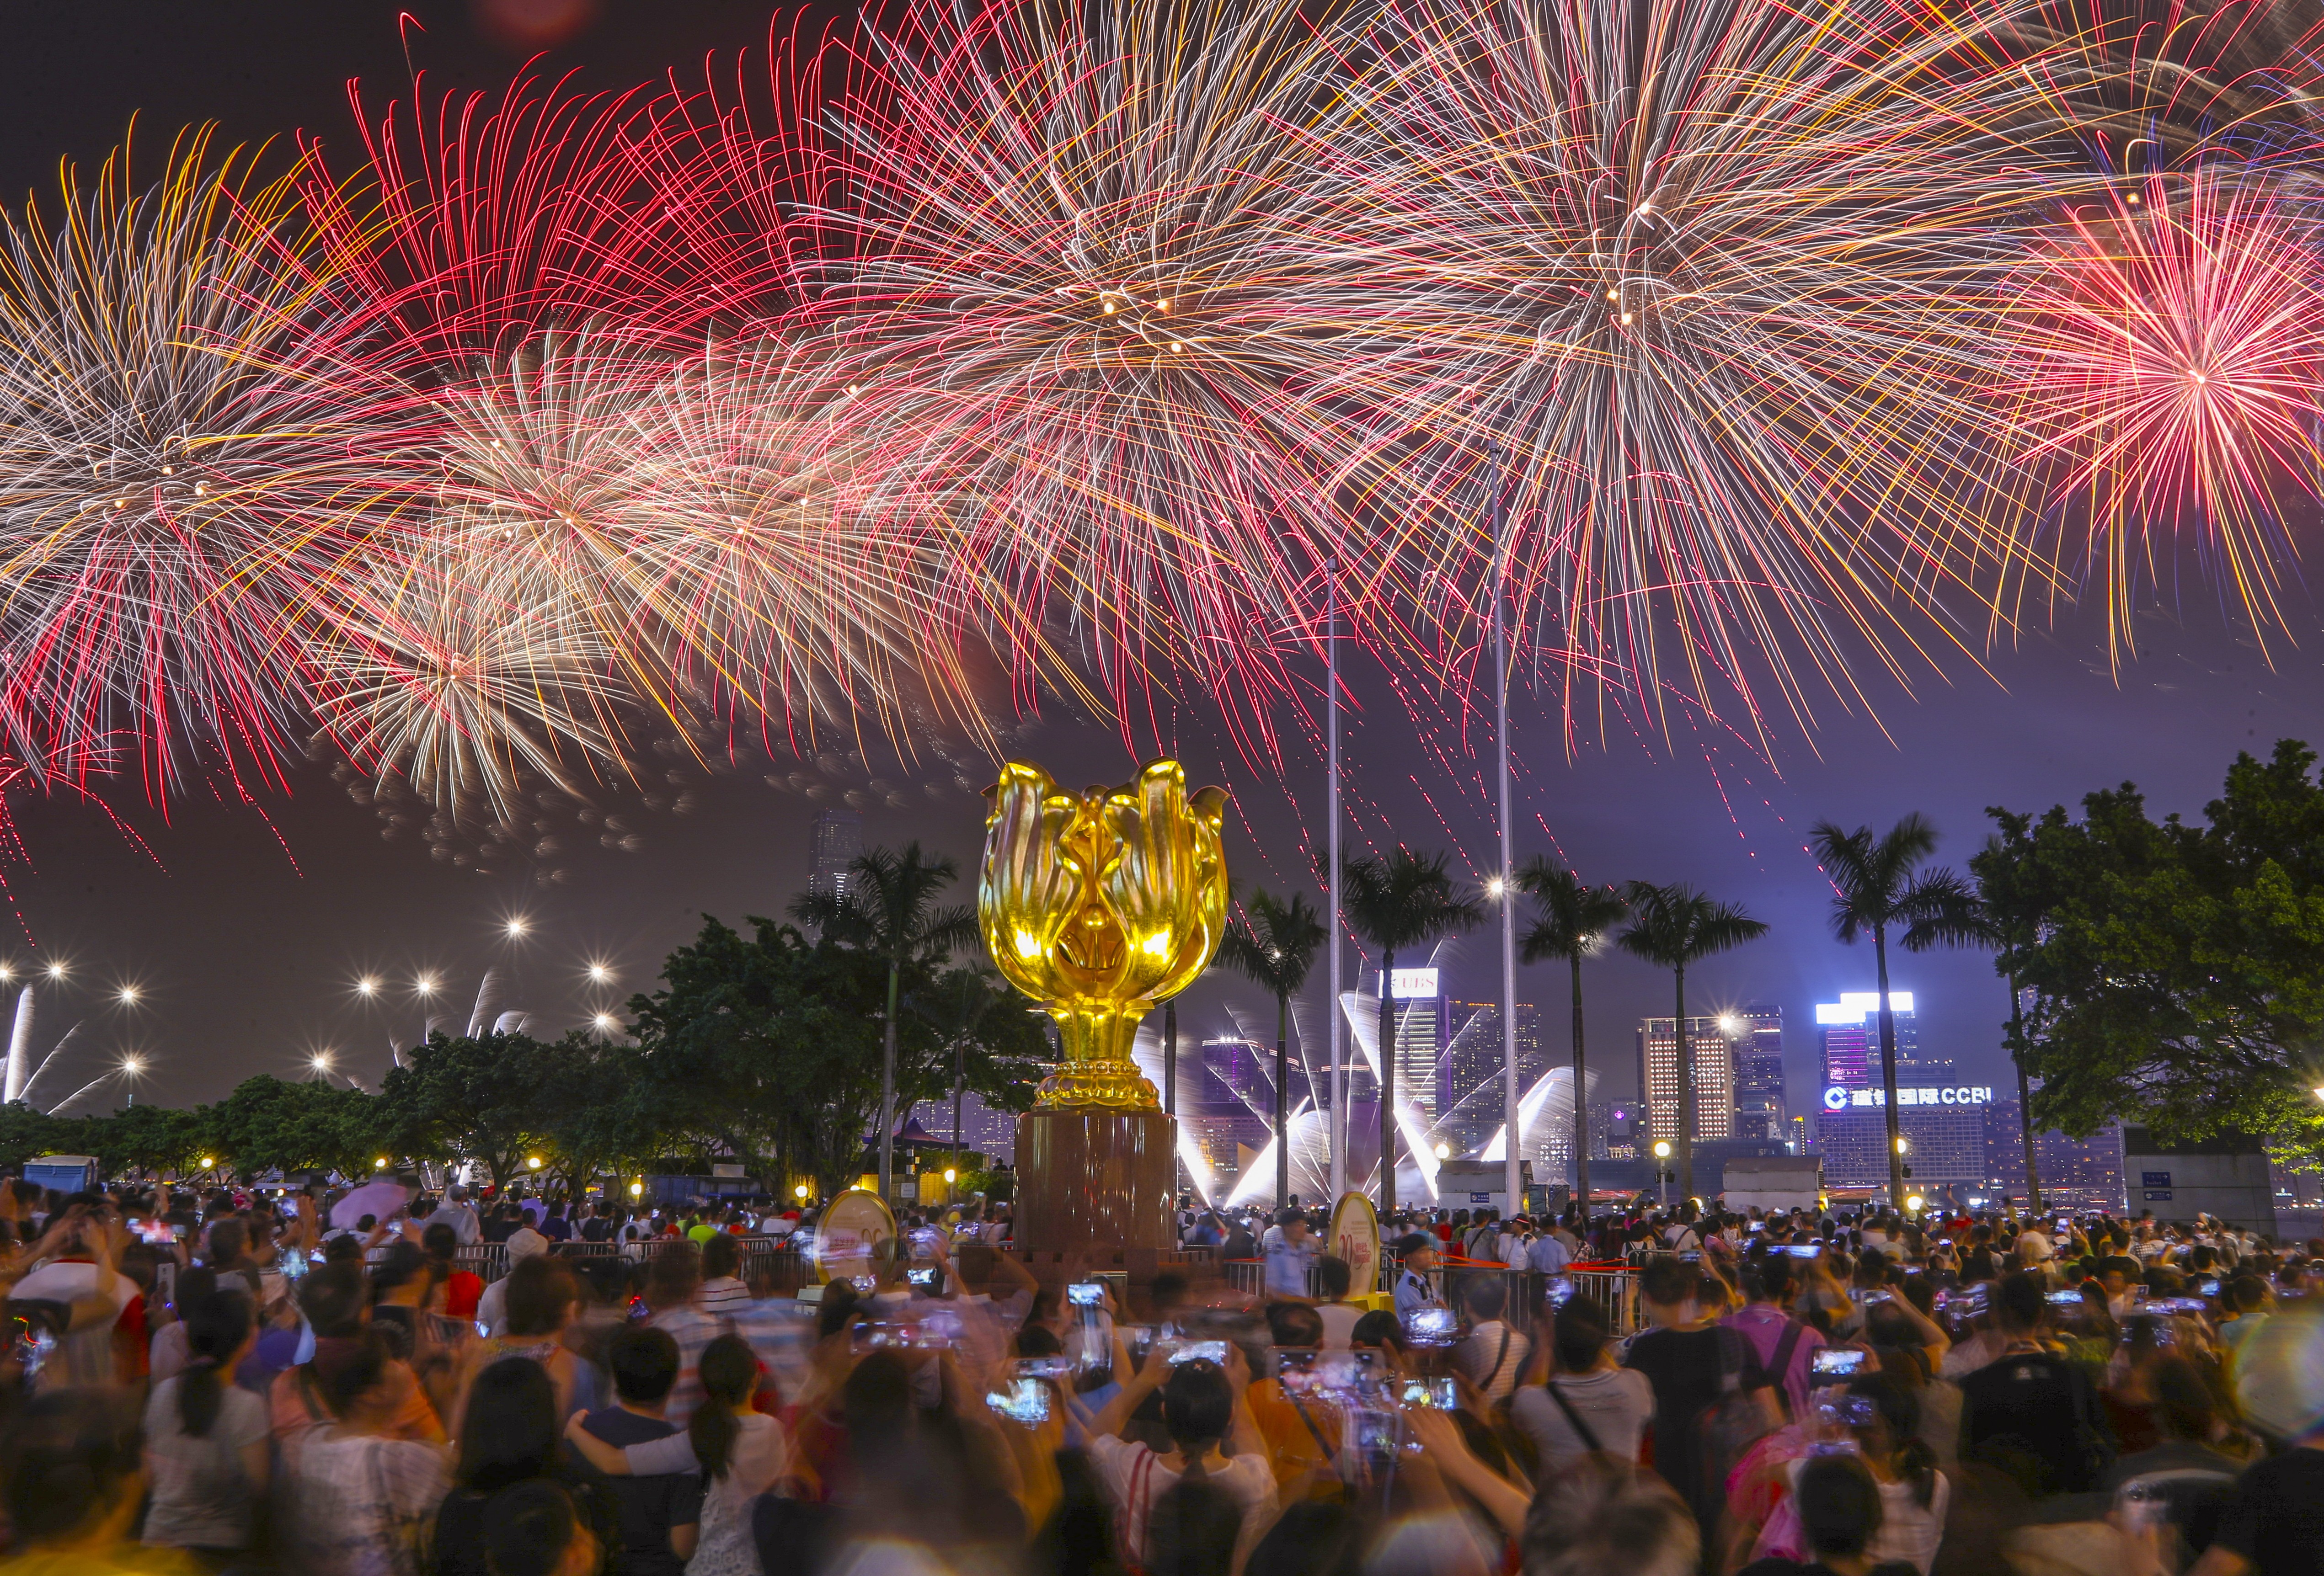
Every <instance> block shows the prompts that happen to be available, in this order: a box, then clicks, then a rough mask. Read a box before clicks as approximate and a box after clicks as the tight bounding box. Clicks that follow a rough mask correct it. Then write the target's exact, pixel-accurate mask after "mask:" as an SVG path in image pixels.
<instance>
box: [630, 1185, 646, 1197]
mask: <svg viewBox="0 0 2324 1576" xmlns="http://www.w3.org/2000/svg"><path fill="white" fill-rule="evenodd" d="M645 1190H646V1184H644V1183H642V1182H632V1184H630V1196H631V1197H632V1198H636V1197H637V1196H638V1195H639V1194H642V1193H643V1192H645Z"/></svg>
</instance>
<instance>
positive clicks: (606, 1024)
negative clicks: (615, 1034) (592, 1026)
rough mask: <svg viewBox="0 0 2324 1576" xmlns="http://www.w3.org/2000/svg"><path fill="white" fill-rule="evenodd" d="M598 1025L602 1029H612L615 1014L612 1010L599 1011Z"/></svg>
mask: <svg viewBox="0 0 2324 1576" xmlns="http://www.w3.org/2000/svg"><path fill="white" fill-rule="evenodd" d="M597 1027H598V1028H601V1029H608V1030H610V1029H611V1028H613V1014H612V1013H610V1012H601V1013H599V1014H598V1015H597Z"/></svg>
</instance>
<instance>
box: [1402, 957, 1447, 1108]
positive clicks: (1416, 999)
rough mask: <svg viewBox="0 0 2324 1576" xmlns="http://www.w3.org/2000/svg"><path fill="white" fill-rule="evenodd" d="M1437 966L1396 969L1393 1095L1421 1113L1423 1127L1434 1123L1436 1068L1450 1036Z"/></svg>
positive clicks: (1441, 972) (1441, 974)
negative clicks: (1435, 967)
mask: <svg viewBox="0 0 2324 1576" xmlns="http://www.w3.org/2000/svg"><path fill="white" fill-rule="evenodd" d="M1443 978H1444V976H1443V971H1442V970H1439V969H1398V970H1397V972H1396V980H1395V982H1394V983H1395V986H1396V1096H1397V1099H1398V1100H1400V1101H1406V1102H1407V1103H1408V1104H1410V1105H1411V1106H1412V1107H1413V1109H1414V1110H1416V1111H1418V1112H1419V1113H1420V1120H1421V1124H1422V1125H1423V1126H1424V1127H1434V1126H1435V1125H1436V1112H1437V1111H1438V1110H1439V1109H1440V1107H1439V1106H1438V1103H1437V1067H1438V1064H1440V1063H1442V1062H1443V1059H1444V1043H1445V1041H1446V1040H1447V1039H1448V1038H1449V1037H1451V1032H1452V1030H1451V1025H1450V1024H1449V1022H1448V1021H1447V1020H1448V1019H1449V1018H1451V1016H1452V1012H1451V1009H1452V1002H1451V1001H1450V1000H1447V999H1446V997H1445V994H1444V989H1443Z"/></svg>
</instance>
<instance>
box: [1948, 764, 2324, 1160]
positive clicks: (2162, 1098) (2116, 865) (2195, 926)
mask: <svg viewBox="0 0 2324 1576" xmlns="http://www.w3.org/2000/svg"><path fill="white" fill-rule="evenodd" d="M2315 765H2316V753H2315V751H2312V750H2310V749H2309V748H2308V746H2307V745H2305V744H2303V743H2301V742H2297V741H2294V740H2284V741H2282V742H2279V743H2278V744H2277V745H2276V747H2275V750H2274V752H2273V755H2272V756H2271V757H2270V758H2269V759H2268V760H2264V761H2263V760H2255V758H2253V757H2252V756H2251V755H2249V754H2239V755H2238V756H2236V761H2235V764H2234V765H2233V766H2231V767H2230V768H2228V770H2227V784H2226V788H2225V791H2224V792H2223V793H2222V794H2221V796H2220V797H2218V798H2216V799H2213V800H2212V801H2211V802H2210V803H2209V804H2208V805H2206V806H2204V807H2203V817H2202V820H2201V822H2200V823H2199V824H2190V823H2188V822H2186V821H2184V820H2182V819H2181V817H2180V816H2175V815H2172V816H2164V817H2163V819H2162V820H2161V821H2159V822H2158V821H2156V820H2154V819H2153V817H2151V816H2149V815H2148V814H2147V810H2146V801H2145V797H2144V795H2142V794H2141V793H2140V792H2139V790H2138V788H2137V787H2136V786H2135V784H2131V783H2124V784H2123V785H2122V786H2121V787H2119V788H2111V789H2105V790H2101V791H2099V792H2097V793H2093V794H2090V795H2088V796H2087V797H2084V798H2083V800H2082V814H2081V816H2080V819H2076V818H2074V817H2072V816H2070V815H2069V814H2068V813H2067V811H2066V808H2065V806H2062V805H2061V806H2053V807H2052V808H2051V809H2050V810H2048V811H2046V812H2044V813H2043V814H2041V815H2040V816H2034V815H2031V814H2020V813H2017V812H2015V811H2010V810H2006V809H1999V808H1996V809H1993V810H1990V811H1988V812H1987V813H1988V814H1990V815H1991V816H1993V817H1994V819H1995V820H1996V822H1997V823H1998V824H1999V826H2000V834H1999V835H1998V836H1997V837H1995V838H1994V839H1993V840H1992V842H1991V843H1988V844H1987V848H1986V849H1985V851H1984V852H1983V853H1979V854H1978V855H1977V856H1976V857H1975V858H1974V859H1973V860H1971V861H1970V867H1971V869H1972V870H1973V871H1975V873H1976V876H1977V879H1978V885H1979V887H1980V889H1981V890H1982V892H1983V894H1984V898H1985V904H1986V908H1987V914H1988V917H1989V918H1990V920H1991V923H1992V926H1993V930H1994V934H1995V935H1996V936H1997V938H1998V939H1999V941H2000V943H2001V950H2000V953H1999V954H1998V956H1997V960H1996V962H1997V968H1998V969H1999V970H2000V972H2003V973H2004V974H2006V975H2007V976H2009V977H2011V978H2014V979H2015V980H2016V981H2017V982H2018V984H2019V985H2020V987H2021V988H2022V989H2023V990H2024V991H2026V992H2027V997H2028V1000H2027V1005H2026V1010H2025V1012H2024V1018H2023V1024H2022V1027H2021V1029H2020V1035H2021V1042H2022V1043H2020V1044H2018V1045H2016V1046H2013V1047H2012V1048H2013V1049H2015V1050H2017V1051H2018V1052H2019V1054H2020V1055H2023V1056H2024V1060H2025V1066H2026V1069H2027V1071H2028V1072H2029V1073H2030V1074H2032V1075H2033V1076H2034V1077H2035V1078H2038V1079H2039V1080H2040V1081H2041V1083H2040V1087H2039V1088H2038V1089H2037V1090H2036V1091H2035V1092H2034V1093H2033V1114H2034V1116H2035V1118H2036V1119H2037V1120H2038V1122H2039V1123H2040V1124H2041V1125H2043V1126H2051V1127H2056V1128H2060V1129H2064V1130H2065V1131H2067V1132H2069V1133H2072V1134H2075V1135H2077V1136H2080V1135H2085V1134H2088V1133H2089V1132H2090V1131H2092V1130H2093V1129H2096V1128H2098V1127H2099V1126H2100V1125H2102V1124H2103V1123H2105V1122H2106V1121H2107V1120H2110V1119H2113V1118H2117V1117H2119V1118H2123V1119H2125V1120H2131V1121H2136V1122H2140V1123H2143V1124H2144V1125H2146V1126H2148V1127H2151V1128H2153V1129H2155V1130H2156V1131H2157V1132H2158V1133H2160V1134H2162V1135H2163V1136H2164V1137H2165V1138H2176V1139H2199V1138H2209V1137H2213V1136H2216V1135H2218V1134H2221V1133H2224V1132H2230V1131H2242V1132H2250V1133H2257V1134H2263V1135H2268V1136H2269V1137H2270V1138H2272V1139H2273V1141H2274V1142H2275V1143H2276V1145H2277V1146H2278V1147H2279V1151H2280V1157H2282V1158H2285V1159H2288V1160H2292V1161H2294V1162H2295V1163H2301V1164H2306V1165H2309V1166H2314V1165H2316V1164H2317V1163H2318V1162H2319V1159H2324V1104H2319V1098H2318V1096H2317V1095H2316V1093H2315V1092H2314V1091H2315V1088H2316V1086H2317V1085H2319V1083H2324V967H2319V962H2320V961H2324V784H2319V780H2318V779H2317V777H2316V774H2315V771H2314V768H2315Z"/></svg>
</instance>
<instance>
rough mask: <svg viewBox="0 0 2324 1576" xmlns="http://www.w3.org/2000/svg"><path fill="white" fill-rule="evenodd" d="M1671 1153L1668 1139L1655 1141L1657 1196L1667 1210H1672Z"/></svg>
mask: <svg viewBox="0 0 2324 1576" xmlns="http://www.w3.org/2000/svg"><path fill="white" fill-rule="evenodd" d="M1670 1152H1671V1147H1670V1140H1669V1139H1668V1138H1656V1139H1655V1197H1656V1198H1658V1199H1660V1200H1661V1201H1662V1206H1663V1208H1665V1209H1668V1208H1670V1180H1671V1174H1670V1166H1669V1165H1668V1162H1669V1160H1670Z"/></svg>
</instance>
